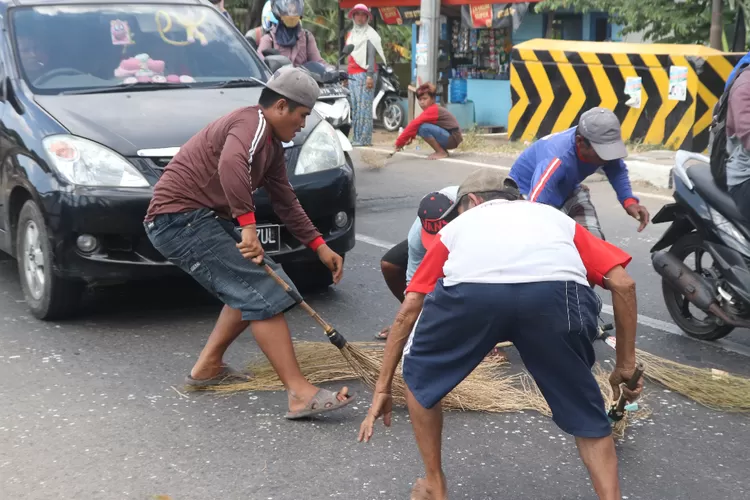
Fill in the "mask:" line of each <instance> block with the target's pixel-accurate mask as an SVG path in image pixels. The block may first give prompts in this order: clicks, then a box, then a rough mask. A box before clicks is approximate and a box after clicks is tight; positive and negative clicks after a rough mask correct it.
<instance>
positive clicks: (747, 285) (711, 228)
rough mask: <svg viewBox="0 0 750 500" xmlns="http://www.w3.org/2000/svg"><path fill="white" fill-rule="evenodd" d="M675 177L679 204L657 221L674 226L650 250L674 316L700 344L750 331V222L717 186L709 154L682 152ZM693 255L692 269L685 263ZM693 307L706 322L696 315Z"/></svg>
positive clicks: (655, 220)
mask: <svg viewBox="0 0 750 500" xmlns="http://www.w3.org/2000/svg"><path fill="white" fill-rule="evenodd" d="M672 176H673V180H674V195H673V197H674V199H675V203H670V204H668V205H665V206H664V207H662V209H661V210H660V211H659V213H657V214H656V216H655V217H654V218H653V221H652V222H653V223H654V224H663V223H670V226H669V228H668V229H667V230H666V231H665V232H664V234H663V235H662V237H661V239H660V240H659V241H658V242H657V243H656V244H655V245H654V246H653V247H652V248H651V262H652V264H653V266H654V269H655V270H656V272H657V273H659V275H661V277H662V295H663V297H664V302H665V304H666V306H667V311H668V312H669V315H670V316H671V317H672V320H674V322H675V324H677V326H679V327H680V328H681V329H682V330H683V331H684V332H685V333H686V334H687V335H688V336H690V337H692V338H695V339H699V340H718V339H720V338H722V337H725V336H727V335H729V333H730V332H732V330H734V329H735V328H750V222H748V221H746V220H745V219H744V217H743V216H742V215H741V214H740V212H739V210H738V209H737V206H736V205H735V203H734V201H733V200H732V198H731V197H730V196H729V194H728V193H726V192H725V191H723V190H721V189H720V188H719V187H718V186H717V185H716V183H715V182H714V179H713V176H712V175H711V169H710V167H709V158H708V157H707V156H705V155H702V154H698V153H690V152H687V151H678V152H677V154H676V157H675V166H674V168H673V169H672ZM667 247H669V250H668V251H666V250H664V249H665V248H667ZM693 254H694V256H695V258H694V259H695V260H694V261H695V264H693V266H692V268H691V267H689V266H688V265H687V264H686V263H685V260H686V258H688V257H689V256H690V255H693ZM704 257H708V258H710V260H712V262H711V263H704V260H703V258H704ZM691 305H693V306H695V307H696V308H697V309H698V310H699V311H700V314H701V315H702V314H703V313H705V318H698V317H697V316H696V315H694V314H693V313H692V312H691V311H690V306H691Z"/></svg>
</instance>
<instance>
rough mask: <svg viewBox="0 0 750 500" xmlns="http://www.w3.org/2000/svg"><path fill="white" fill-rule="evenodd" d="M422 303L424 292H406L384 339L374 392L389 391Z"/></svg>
mask: <svg viewBox="0 0 750 500" xmlns="http://www.w3.org/2000/svg"><path fill="white" fill-rule="evenodd" d="M422 305H424V294H422V293H417V292H409V293H407V294H406V297H405V298H404V302H403V303H402V304H401V307H400V308H399V310H398V313H397V314H396V319H394V321H393V325H391V331H390V333H388V338H387V339H386V341H385V352H384V354H383V366H382V367H381V368H380V376H379V377H378V382H377V384H375V392H390V391H391V387H392V385H393V376H394V375H395V373H396V368H397V367H398V363H399V361H401V354H402V353H403V350H404V345H405V344H406V341H407V340H408V339H409V334H410V333H411V331H412V329H413V328H414V323H416V322H417V318H418V317H419V313H420V311H421V310H422Z"/></svg>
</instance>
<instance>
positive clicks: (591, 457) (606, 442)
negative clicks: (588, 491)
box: [576, 436, 621, 500]
mask: <svg viewBox="0 0 750 500" xmlns="http://www.w3.org/2000/svg"><path fill="white" fill-rule="evenodd" d="M576 446H578V453H579V454H580V455H581V460H583V464H584V465H585V466H586V469H588V471H589V475H590V476H591V482H592V483H594V491H596V494H597V495H599V498H601V499H604V500H610V499H611V500H620V498H621V493H620V481H619V479H618V477H617V452H616V451H615V441H614V439H612V436H609V437H603V438H583V437H577V438H576Z"/></svg>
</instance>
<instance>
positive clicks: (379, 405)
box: [359, 169, 643, 500]
mask: <svg viewBox="0 0 750 500" xmlns="http://www.w3.org/2000/svg"><path fill="white" fill-rule="evenodd" d="M456 214H460V215H458V216H456ZM453 217H455V219H454V220H451V219H452V218H453ZM443 220H451V222H449V223H448V224H447V225H446V226H445V227H443V228H442V229H441V230H440V231H439V232H438V235H437V237H436V238H435V239H434V241H433V242H432V244H430V245H429V246H428V248H427V254H426V255H425V257H424V259H423V260H422V263H421V264H420V265H419V267H418V269H417V271H416V273H414V276H413V278H412V280H411V282H410V283H409V286H408V287H407V288H406V296H405V299H404V302H403V303H402V305H401V309H400V310H399V312H398V315H397V316H396V320H395V321H394V323H393V325H392V327H391V333H390V334H389V335H388V340H387V341H386V347H385V355H384V358H383V364H382V368H381V371H380V376H379V378H378V381H377V384H376V386H375V391H374V395H373V401H372V406H371V408H370V411H369V412H368V415H367V417H366V418H365V420H364V421H363V422H362V425H361V427H360V433H359V440H360V441H362V440H365V441H369V439H370V438H371V437H372V433H373V427H374V424H375V421H376V420H377V419H378V418H379V417H380V416H383V421H384V423H385V425H386V426H390V424H391V413H392V404H393V398H392V396H391V388H392V383H393V376H394V374H395V372H396V369H397V367H398V365H399V362H400V361H401V358H402V356H403V363H402V370H403V378H404V382H405V383H406V386H407V391H406V401H407V405H408V407H409V415H410V417H411V422H412V426H413V429H414V435H415V438H416V441H417V445H418V447H419V451H420V453H421V455H422V461H423V462H424V465H425V473H426V477H425V478H424V479H418V480H417V482H416V484H415V485H414V490H413V492H412V498H423V499H429V500H445V499H447V498H448V497H447V483H446V478H445V474H444V473H443V468H442V461H441V440H442V428H443V415H442V409H441V406H440V401H441V400H442V399H443V397H445V396H446V395H447V394H448V393H450V392H451V391H452V390H453V389H454V388H455V387H456V386H457V385H458V384H460V383H461V381H462V380H463V379H464V378H466V376H468V375H469V374H470V373H471V372H472V370H474V368H476V367H477V365H478V364H479V363H481V361H482V360H483V359H484V356H485V355H486V354H487V353H488V352H489V351H490V350H491V349H492V347H493V346H494V345H496V343H497V342H501V341H512V342H513V344H514V346H515V348H516V349H517V350H518V352H519V354H520V356H521V358H522V360H523V362H524V365H525V366H526V369H527V370H528V371H529V373H531V376H532V377H533V378H534V380H535V381H536V383H537V385H538V386H539V388H540V390H541V392H542V394H543V396H544V398H545V399H546V401H547V404H548V405H549V407H550V409H551V410H552V419H553V421H554V422H555V423H556V424H557V426H558V427H559V428H560V429H561V430H563V431H564V432H566V433H568V434H571V435H573V436H575V441H576V445H577V446H578V450H579V453H580V456H581V458H582V460H583V462H584V464H585V465H586V467H587V469H588V471H589V474H590V476H591V480H592V483H593V486H594V489H595V490H596V492H597V494H598V495H599V498H600V499H604V500H614V499H618V500H619V499H620V498H621V495H620V485H619V479H618V472H617V455H616V453H615V445H614V440H613V439H612V428H611V424H610V422H609V419H608V418H607V414H606V411H605V404H604V400H603V398H602V394H601V391H600V389H599V385H598V384H597V382H596V380H595V378H594V376H593V374H592V373H591V368H592V366H593V364H594V362H595V353H594V347H593V343H594V341H595V340H596V338H597V336H598V322H597V318H598V314H599V312H600V309H601V301H600V300H599V297H598V296H597V295H596V293H595V292H594V290H593V288H592V287H593V286H594V285H599V286H601V287H602V288H605V289H608V290H610V291H611V293H612V305H613V309H614V315H615V323H616V324H617V353H616V363H615V368H614V370H613V371H612V374H611V375H610V378H609V381H610V384H611V385H612V389H613V391H614V397H615V399H617V398H618V397H619V395H620V391H621V390H622V391H624V392H625V396H626V399H627V400H628V401H633V400H635V399H637V397H638V396H639V395H640V392H641V391H642V388H643V382H642V380H641V381H639V383H638V386H637V388H636V390H635V391H629V390H628V389H627V388H625V387H623V388H622V389H621V388H620V384H622V383H625V382H627V381H628V380H630V378H631V377H632V376H633V373H634V372H635V361H636V360H635V333H636V332H635V330H636V325H637V308H636V297H635V283H634V282H633V280H632V279H631V278H630V276H629V275H628V273H627V272H626V271H625V269H624V268H625V266H627V264H628V263H629V262H630V260H631V257H630V255H628V254H627V253H625V252H624V251H622V250H620V249H619V248H617V247H615V246H614V245H612V244H610V243H608V242H606V241H603V240H601V239H599V238H597V237H595V236H593V235H592V234H591V233H590V232H589V231H587V230H586V229H584V228H583V227H582V226H581V225H580V224H578V223H577V222H575V220H573V219H571V218H570V217H568V216H567V215H565V214H563V213H562V212H560V211H559V210H557V209H555V208H553V207H551V206H549V205H546V204H542V203H534V202H530V201H525V200H520V193H519V191H518V188H517V186H516V185H515V183H514V182H513V181H512V180H506V179H504V177H503V176H502V175H501V174H499V173H498V172H497V171H496V170H490V169H484V170H477V171H476V172H474V173H472V174H471V175H469V176H468V177H467V179H466V180H465V181H464V182H463V183H462V184H461V186H460V188H459V190H458V194H457V201H456V203H455V204H454V205H453V207H452V209H451V210H449V211H448V212H446V214H445V215H444V216H443Z"/></svg>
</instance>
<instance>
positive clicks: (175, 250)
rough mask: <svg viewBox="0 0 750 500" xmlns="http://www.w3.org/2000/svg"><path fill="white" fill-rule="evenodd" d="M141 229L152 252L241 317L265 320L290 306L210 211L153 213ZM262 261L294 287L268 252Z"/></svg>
mask: <svg viewBox="0 0 750 500" xmlns="http://www.w3.org/2000/svg"><path fill="white" fill-rule="evenodd" d="M144 227H145V228H146V234H147V235H148V238H149V240H151V244H152V245H154V248H156V250H158V251H159V252H160V253H161V254H162V255H163V256H164V257H165V258H166V259H167V260H168V261H169V262H171V263H172V264H174V265H176V266H177V267H179V268H180V269H182V270H183V271H185V272H186V273H188V274H189V275H190V276H192V277H193V279H194V280H195V281H197V282H198V283H200V284H201V285H202V286H203V288H205V289H206V290H208V291H209V293H211V295H213V296H214V297H216V298H218V299H219V300H221V301H222V302H223V303H224V304H226V305H228V306H229V307H231V308H233V309H237V310H239V311H241V312H242V319H243V320H246V321H257V320H264V319H269V318H272V317H274V316H276V315H278V314H279V313H283V312H286V311H287V310H289V309H291V308H292V307H294V306H295V305H296V304H295V302H294V301H293V300H292V299H291V298H290V297H289V295H287V293H286V292H285V291H284V289H283V288H281V286H279V284H278V283H276V282H275V281H274V280H273V278H271V277H270V276H268V274H266V272H265V271H264V270H263V268H262V267H260V266H258V265H256V264H255V263H253V262H252V261H249V260H247V259H245V258H244V257H242V254H240V251H239V250H238V249H237V246H236V242H235V240H234V239H233V238H232V237H231V236H230V235H229V234H227V232H226V230H225V229H224V228H223V227H222V225H221V224H220V223H219V222H218V221H217V220H216V218H215V213H214V212H213V211H212V210H209V209H203V208H202V209H198V210H192V211H189V212H181V213H174V214H162V215H157V216H156V217H154V220H152V221H147V222H144ZM265 260H266V263H267V264H268V265H269V266H271V268H272V269H273V270H274V271H276V273H277V274H278V275H279V276H281V278H282V279H284V281H286V282H287V283H288V284H289V286H290V287H292V289H294V290H296V288H295V286H294V284H293V283H292V281H291V280H290V279H289V277H288V276H287V275H286V273H284V271H283V270H282V269H281V266H279V265H278V264H276V263H275V262H273V260H271V258H270V257H268V256H266V257H265Z"/></svg>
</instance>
